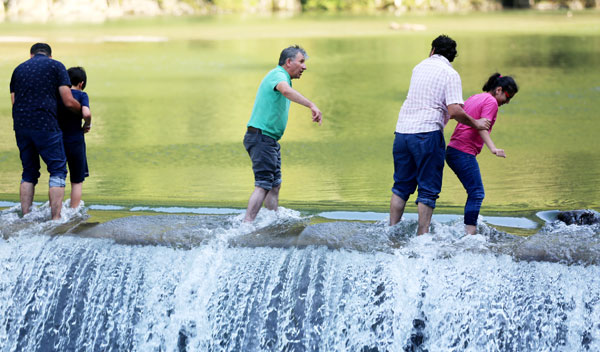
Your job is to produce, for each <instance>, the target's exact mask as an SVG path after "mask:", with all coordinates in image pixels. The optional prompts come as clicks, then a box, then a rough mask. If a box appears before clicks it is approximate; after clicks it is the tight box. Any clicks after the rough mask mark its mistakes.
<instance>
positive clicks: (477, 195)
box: [446, 147, 485, 226]
mask: <svg viewBox="0 0 600 352" xmlns="http://www.w3.org/2000/svg"><path fill="white" fill-rule="evenodd" d="M446 162H447V163H448V166H450V168H451V169H452V171H454V173H455V174H456V176H458V179H459V180H460V182H461V183H462V184H463V187H465V190H466V191H467V203H466V204H465V225H474V226H475V225H477V218H478V217H479V210H480V209H481V203H482V202H483V198H484V197H485V191H484V189H483V182H482V181H481V172H480V171H479V164H478V163H477V159H476V158H475V155H471V154H469V153H465V152H462V151H460V150H458V149H454V148H452V147H448V150H446Z"/></svg>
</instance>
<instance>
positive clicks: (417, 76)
mask: <svg viewBox="0 0 600 352" xmlns="http://www.w3.org/2000/svg"><path fill="white" fill-rule="evenodd" d="M460 89H461V81H460V76H459V75H458V72H456V71H455V70H454V69H453V68H452V66H451V64H450V62H449V61H448V59H446V58H445V57H443V56H441V55H432V56H430V57H428V58H426V59H425V60H423V61H421V62H420V63H419V64H418V65H417V66H415V68H414V69H413V72H412V76H411V79H410V86H409V89H408V95H407V97H406V101H404V103H403V104H402V107H401V108H400V113H399V114H398V122H397V124H396V132H398V133H422V132H431V131H437V130H442V129H443V128H444V126H445V125H446V123H448V119H449V115H448V108H447V105H449V104H452V103H458V104H462V102H463V101H462V96H460V95H458V94H457V93H455V92H459V91H460Z"/></svg>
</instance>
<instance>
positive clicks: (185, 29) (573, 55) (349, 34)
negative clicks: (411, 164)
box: [0, 11, 600, 214]
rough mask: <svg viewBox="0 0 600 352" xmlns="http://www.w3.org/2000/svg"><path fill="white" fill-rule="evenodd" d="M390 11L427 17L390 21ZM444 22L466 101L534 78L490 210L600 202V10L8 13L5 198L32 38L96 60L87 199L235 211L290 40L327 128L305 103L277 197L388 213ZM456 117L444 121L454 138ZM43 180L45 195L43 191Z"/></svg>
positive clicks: (489, 167)
mask: <svg viewBox="0 0 600 352" xmlns="http://www.w3.org/2000/svg"><path fill="white" fill-rule="evenodd" d="M391 22H396V23H398V24H400V25H402V24H405V23H407V24H418V25H420V26H418V28H420V29H423V30H416V31H411V30H392V29H391V28H390V23H391ZM441 33H446V34H448V35H450V36H451V37H453V38H454V39H455V40H456V41H457V42H458V51H459V56H458V57H457V58H456V60H455V61H454V67H455V68H456V69H457V71H458V72H459V73H460V75H461V77H462V83H463V96H464V98H465V99H466V98H468V97H469V96H470V95H472V94H476V93H479V92H480V88H481V86H482V85H483V83H484V81H485V80H486V78H487V77H488V76H489V75H490V74H492V73H493V72H495V71H499V72H501V73H502V74H504V75H512V76H513V77H515V79H516V80H517V83H518V84H519V86H520V92H519V93H518V94H517V96H516V97H515V98H514V99H513V100H512V101H511V103H510V104H508V105H505V106H503V107H501V108H500V111H499V114H498V121H497V123H496V125H495V126H494V130H493V133H492V138H493V139H494V141H495V143H496V145H497V146H498V147H499V148H504V149H505V150H506V153H507V156H508V157H507V158H506V159H501V158H497V157H495V156H494V155H492V154H491V153H489V151H488V150H487V149H484V151H483V152H482V154H481V155H480V156H479V157H478V160H479V163H480V167H481V170H482V175H483V179H484V184H485V187H486V199H485V201H484V205H483V209H482V213H483V214H494V213H515V212H516V213H527V212H533V211H537V210H544V209H562V210H567V209H578V208H596V209H598V208H600V156H599V153H598V152H599V151H600V139H599V138H598V133H599V132H600V123H599V121H598V117H599V115H598V112H597V106H598V103H600V70H599V69H598V67H600V12H597V11H596V12H574V13H572V14H570V15H569V14H568V13H567V12H550V13H535V12H503V13H490V14H454V15H443V16H442V15H411V16H404V17H393V16H388V15H373V16H357V15H333V16H326V15H304V16H296V17H277V16H274V17H251V16H215V17H198V18H158V19H137V20H126V21H116V22H108V23H104V24H64V25H62V24H61V25H59V24H43V25H42V24H15V23H4V24H0V86H4V87H5V93H6V94H5V99H0V200H5V201H12V202H18V183H19V179H20V172H21V167H20V161H19V156H18V150H17V147H16V143H15V140H14V133H13V130H12V118H11V109H10V99H9V88H8V86H9V81H10V76H11V72H12V70H13V69H14V67H16V66H17V65H18V64H19V63H20V62H22V61H24V60H26V59H27V58H28V53H29V48H30V46H31V44H32V43H33V42H35V41H46V42H48V43H49V44H51V45H52V48H53V57H54V58H55V59H58V60H60V61H61V62H63V63H64V64H65V65H66V66H67V67H70V66H75V65H81V66H84V67H85V68H86V70H87V74H88V81H89V82H88V85H87V89H86V91H87V93H88V94H89V96H90V102H91V110H92V114H93V119H94V120H93V129H92V131H91V132H90V133H89V134H88V135H86V138H87V139H86V141H87V146H88V159H89V167H90V174H91V176H90V177H89V178H88V179H87V180H86V182H85V183H84V197H83V198H84V200H85V202H86V204H118V205H128V206H133V205H178V206H187V207H196V206H208V207H224V206H225V207H235V208H243V207H245V205H246V202H247V199H248V196H249V194H250V193H251V191H252V189H253V175H252V171H251V165H250V161H249V158H248V156H247V154H246V151H245V150H244V148H243V145H242V138H243V135H244V132H245V126H246V123H247V121H248V118H249V115H250V112H251V109H252V105H253V101H254V97H255V94H256V89H257V87H258V84H259V82H260V80H261V79H262V77H263V76H264V75H265V74H266V72H268V71H269V70H270V69H272V68H273V67H275V65H276V63H277V59H278V56H279V53H280V51H281V49H282V48H284V47H286V46H288V45H290V44H300V45H302V46H303V47H304V48H305V49H306V51H307V52H308V55H309V57H310V58H309V60H308V61H307V66H308V71H306V72H305V73H304V74H303V76H302V78H301V79H300V80H295V81H294V87H295V88H296V89H298V90H299V91H300V92H301V93H303V94H304V95H305V96H307V97H309V98H310V99H311V100H313V101H314V102H315V103H316V104H317V105H318V106H319V108H320V109H321V110H322V111H323V116H324V123H323V125H322V126H318V125H316V124H314V123H312V122H311V119H310V112H309V110H308V109H306V108H304V107H301V106H298V105H294V104H292V107H291V109H290V120H289V124H288V128H287V130H286V133H285V134H284V136H283V138H282V140H281V141H280V142H281V145H282V159H283V170H282V171H283V187H282V190H281V195H280V203H281V205H283V206H285V207H288V208H294V209H304V210H319V209H339V210H372V211H382V212H385V211H386V210H387V208H388V204H389V198H390V195H391V192H390V188H391V186H392V172H393V160H392V143H393V137H394V135H393V132H394V128H395V125H396V119H397V115H398V111H399V109H400V107H401V104H402V102H403V100H404V98H405V97H406V93H407V91H408V85H409V81H410V75H411V71H412V68H413V67H414V66H415V65H416V64H417V63H419V62H420V61H421V60H422V59H424V58H425V57H426V56H427V55H428V53H429V48H430V43H431V41H432V39H433V38H435V37H436V36H437V35H438V34H441ZM455 125H456V122H455V121H450V123H449V124H448V126H447V127H446V130H445V135H446V140H447V141H448V140H449V137H450V134H451V133H452V131H453V129H454V126H455ZM42 175H43V176H42V178H41V179H40V184H39V186H38V188H37V192H38V194H37V196H36V200H39V201H43V200H45V199H47V195H46V191H47V180H48V175H47V172H45V170H43V171H42ZM68 189H69V188H68V187H67V190H68ZM67 193H68V191H67ZM465 199H466V195H465V193H464V190H463V188H462V186H461V184H460V182H459V181H458V179H457V178H456V176H455V175H454V174H453V173H452V171H451V170H450V169H449V168H446V169H445V174H444V184H443V191H442V193H441V195H440V199H439V200H438V207H439V209H441V210H436V212H438V211H445V212H450V213H461V211H462V206H463V204H464V201H465ZM410 203H411V209H413V211H414V205H413V204H412V202H410Z"/></svg>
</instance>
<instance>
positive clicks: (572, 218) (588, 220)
mask: <svg viewBox="0 0 600 352" xmlns="http://www.w3.org/2000/svg"><path fill="white" fill-rule="evenodd" d="M557 219H558V220H560V221H562V222H564V223H565V224H567V225H573V224H575V225H594V224H598V223H600V213H598V212H597V211H595V210H591V209H585V210H571V211H561V212H560V213H558V215H557Z"/></svg>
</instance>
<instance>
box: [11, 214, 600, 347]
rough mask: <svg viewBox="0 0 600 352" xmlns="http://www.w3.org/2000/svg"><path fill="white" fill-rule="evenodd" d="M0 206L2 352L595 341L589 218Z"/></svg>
mask: <svg viewBox="0 0 600 352" xmlns="http://www.w3.org/2000/svg"><path fill="white" fill-rule="evenodd" d="M45 212H47V208H45V207H44V206H41V207H39V208H38V209H37V210H36V211H34V213H33V214H32V215H31V216H28V217H25V218H19V217H18V216H16V217H15V216H14V215H15V214H16V209H14V208H13V209H8V210H4V211H2V213H1V214H0V218H1V220H2V225H1V227H2V235H3V237H4V239H2V240H0V263H2V265H1V266H0V311H2V312H5V314H4V315H3V316H2V318H1V319H0V346H3V347H2V348H0V350H2V351H18V350H28V351H50V350H56V351H73V350H77V351H96V350H103V351H123V350H131V351H265V350H270V351H284V350H287V351H407V350H408V351H425V350H427V351H447V350H457V351H458V350H461V351H462V350H470V351H480V350H492V351H494V350H497V351H506V350H560V351H578V350H581V351H584V350H597V349H599V348H600V325H599V324H598V323H599V322H600V279H599V278H600V275H599V274H600V267H599V263H600V240H599V239H600V227H599V226H597V225H592V226H576V225H565V224H563V223H560V222H555V221H552V222H549V223H547V224H545V225H544V226H542V227H541V228H540V229H539V231H538V232H537V233H536V234H534V235H532V236H529V237H522V236H515V235H512V234H510V233H507V232H503V231H499V230H497V229H496V228H494V227H493V226H490V225H486V224H482V225H481V226H479V228H478V230H479V231H478V232H479V233H480V234H479V235H476V236H463V235H462V221H461V220H460V219H457V220H454V221H450V222H439V221H434V222H433V227H432V233H431V234H428V235H424V236H419V237H416V236H415V235H414V234H415V232H416V221H414V220H405V221H403V222H401V223H400V224H399V225H397V226H394V227H389V226H387V225H386V224H385V221H379V222H360V221H325V222H322V221H321V220H320V221H313V219H312V218H311V217H310V216H302V215H301V214H300V213H299V212H296V211H293V210H290V209H281V210H280V211H279V212H278V213H275V212H269V211H264V212H261V213H260V214H259V217H258V219H257V222H256V224H254V225H245V224H243V223H241V221H240V220H241V215H202V216H199V215H176V214H162V215H153V216H148V215H142V216H130V217H125V218H119V219H115V220H111V221H107V222H104V223H100V224H98V223H93V222H91V221H90V220H91V219H88V216H87V214H86V211H85V210H84V209H81V210H79V211H75V212H71V213H69V212H68V211H66V212H65V216H64V218H63V220H61V221H58V222H47V221H41V220H40V219H41V218H44V216H46V215H47V214H45Z"/></svg>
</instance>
